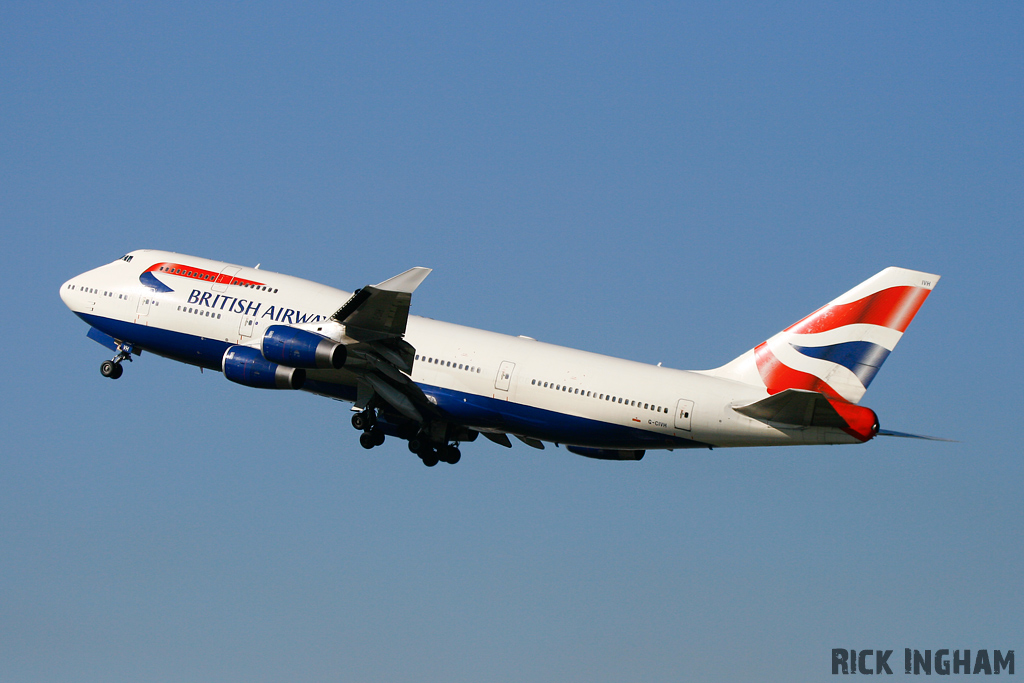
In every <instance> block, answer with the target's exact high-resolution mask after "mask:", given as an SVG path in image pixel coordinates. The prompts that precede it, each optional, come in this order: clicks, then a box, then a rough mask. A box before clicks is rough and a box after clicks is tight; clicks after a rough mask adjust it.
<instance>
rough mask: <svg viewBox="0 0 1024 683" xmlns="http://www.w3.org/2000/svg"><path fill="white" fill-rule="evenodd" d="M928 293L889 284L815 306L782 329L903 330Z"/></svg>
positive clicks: (794, 330)
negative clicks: (857, 327)
mask: <svg viewBox="0 0 1024 683" xmlns="http://www.w3.org/2000/svg"><path fill="white" fill-rule="evenodd" d="M930 293H931V290H930V289H923V288H921V287H890V288H889V289H883V290H882V291H880V292H875V293H874V294H870V295H868V296H866V297H864V298H863V299H858V300H857V301H852V302H850V303H848V304H839V305H836V306H824V307H822V308H819V309H818V310H817V311H815V312H814V313H811V314H810V315H809V316H807V317H806V318H804V319H803V320H801V321H800V322H798V323H795V324H793V325H791V326H789V327H788V328H786V332H793V333H796V334H815V333H817V332H827V331H829V330H834V329H836V328H837V327H842V326H844V325H853V324H855V323H865V324H868V325H880V326H882V327H888V328H889V329H892V330H896V331H898V332H903V331H904V330H906V329H907V325H909V324H910V321H911V320H913V319H914V316H915V315H916V314H917V310H918V309H919V308H921V304H923V303H924V300H925V299H927V298H928V295H929V294H930Z"/></svg>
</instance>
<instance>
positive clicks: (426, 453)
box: [409, 435, 462, 467]
mask: <svg viewBox="0 0 1024 683" xmlns="http://www.w3.org/2000/svg"><path fill="white" fill-rule="evenodd" d="M409 450H410V451H412V452H413V453H415V454H416V455H418V456H419V458H420V460H422V461H423V464H424V465H426V466H427V467H433V466H434V465H436V464H437V463H439V462H446V463H448V464H449V465H454V464H455V463H457V462H458V461H459V460H461V459H462V453H461V452H460V451H459V447H458V446H457V445H456V444H454V443H450V444H447V445H435V444H433V443H431V442H430V441H429V440H427V439H425V438H423V437H421V436H418V435H417V436H414V437H413V438H411V439H409Z"/></svg>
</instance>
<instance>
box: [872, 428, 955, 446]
mask: <svg viewBox="0 0 1024 683" xmlns="http://www.w3.org/2000/svg"><path fill="white" fill-rule="evenodd" d="M878 435H879V436H898V437H900V438H901V439H924V440H925V441H945V442H946V443H960V442H959V441H957V440H956V439H943V438H942V437H941V436H925V435H924V434H908V433H906V432H897V431H893V430H892V429H879V430H878Z"/></svg>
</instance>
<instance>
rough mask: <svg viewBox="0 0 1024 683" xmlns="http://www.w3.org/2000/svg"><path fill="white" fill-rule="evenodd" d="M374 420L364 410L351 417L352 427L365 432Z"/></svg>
mask: <svg viewBox="0 0 1024 683" xmlns="http://www.w3.org/2000/svg"><path fill="white" fill-rule="evenodd" d="M373 423H374V420H373V418H372V417H371V413H370V411H368V410H364V411H363V412H361V413H356V414H355V415H353V416H352V426H353V427H355V428H356V429H358V430H359V431H361V432H362V431H365V430H367V429H369V428H370V427H372V426H373Z"/></svg>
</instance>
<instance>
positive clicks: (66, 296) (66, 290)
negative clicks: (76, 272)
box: [60, 278, 74, 308]
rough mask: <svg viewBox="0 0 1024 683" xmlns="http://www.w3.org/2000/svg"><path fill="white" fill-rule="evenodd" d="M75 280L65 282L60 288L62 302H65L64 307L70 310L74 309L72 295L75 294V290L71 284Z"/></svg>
mask: <svg viewBox="0 0 1024 683" xmlns="http://www.w3.org/2000/svg"><path fill="white" fill-rule="evenodd" d="M73 280H74V278H71V280H68V281H67V282H65V283H64V284H62V285H61V286H60V299H61V301H63V302H64V305H65V306H67V307H68V308H72V306H71V294H72V293H73V291H74V290H72V289H71V283H72V281H73Z"/></svg>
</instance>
